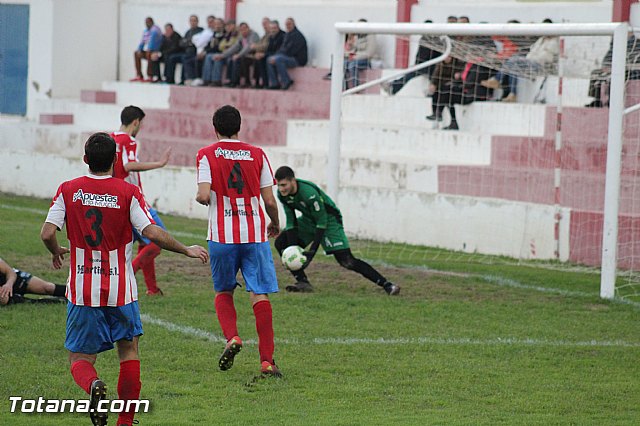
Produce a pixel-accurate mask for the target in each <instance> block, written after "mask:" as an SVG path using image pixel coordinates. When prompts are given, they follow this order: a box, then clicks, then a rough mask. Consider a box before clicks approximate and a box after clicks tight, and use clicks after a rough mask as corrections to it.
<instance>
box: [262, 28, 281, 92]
mask: <svg viewBox="0 0 640 426" xmlns="http://www.w3.org/2000/svg"><path fill="white" fill-rule="evenodd" d="M285 34H286V33H285V32H284V31H282V29H280V22H278V21H277V20H276V19H274V20H273V21H271V22H270V23H269V39H268V41H267V50H265V51H264V56H262V55H258V54H256V55H257V56H262V59H259V60H257V61H256V64H255V68H256V89H262V88H263V87H268V86H269V76H268V74H267V58H269V57H270V56H273V55H275V54H276V52H277V51H278V50H280V47H281V46H282V42H283V41H284V36H285Z"/></svg>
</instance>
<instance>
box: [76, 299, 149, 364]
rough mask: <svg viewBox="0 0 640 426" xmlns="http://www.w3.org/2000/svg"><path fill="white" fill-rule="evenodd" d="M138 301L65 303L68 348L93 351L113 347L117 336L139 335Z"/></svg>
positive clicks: (140, 331)
mask: <svg viewBox="0 0 640 426" xmlns="http://www.w3.org/2000/svg"><path fill="white" fill-rule="evenodd" d="M142 333H143V332H142V321H140V309H139V308H138V302H131V303H129V304H128V305H124V306H119V307H111V306H101V307H95V308H94V307H91V306H77V305H74V304H73V303H71V302H69V304H68V305H67V339H66V340H65V342H64V347H65V348H67V349H69V350H70V351H71V352H79V353H83V354H97V353H100V352H104V351H108V350H109V349H113V344H114V343H115V342H117V341H118V340H123V339H124V340H129V341H131V340H133V338H134V337H136V336H140V335H142Z"/></svg>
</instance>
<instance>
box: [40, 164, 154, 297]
mask: <svg viewBox="0 0 640 426" xmlns="http://www.w3.org/2000/svg"><path fill="white" fill-rule="evenodd" d="M145 206H146V203H145V201H144V198H143V196H142V194H141V193H140V190H139V189H138V188H137V187H135V186H134V185H131V184H130V183H127V182H125V181H123V180H120V179H116V178H112V177H111V176H95V175H87V176H83V177H79V178H76V179H73V180H69V181H66V182H64V183H62V185H60V187H59V188H58V192H57V193H56V196H55V197H54V198H53V202H52V203H51V208H50V209H49V214H48V215H47V219H46V221H47V222H49V223H52V224H54V225H56V226H57V227H58V229H62V227H63V226H64V225H65V223H66V226H67V237H68V239H69V244H70V247H69V249H70V253H69V256H70V258H71V265H70V270H69V279H68V282H67V299H69V301H70V302H71V303H73V304H75V305H79V306H93V307H98V306H123V305H126V304H128V303H131V302H133V301H135V300H137V299H138V286H137V285H136V278H135V275H134V273H133V267H132V266H131V259H132V255H133V250H132V247H133V233H132V227H135V228H136V229H137V230H138V231H139V232H140V233H142V230H143V229H144V228H146V227H147V226H148V225H150V224H152V223H154V222H153V219H152V218H151V216H150V215H149V212H148V211H147V209H146V207H145Z"/></svg>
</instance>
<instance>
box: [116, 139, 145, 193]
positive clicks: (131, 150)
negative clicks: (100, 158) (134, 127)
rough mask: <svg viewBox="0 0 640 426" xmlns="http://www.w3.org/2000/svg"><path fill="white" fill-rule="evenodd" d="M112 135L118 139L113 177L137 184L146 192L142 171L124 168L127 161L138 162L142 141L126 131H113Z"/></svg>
mask: <svg viewBox="0 0 640 426" xmlns="http://www.w3.org/2000/svg"><path fill="white" fill-rule="evenodd" d="M111 137H112V138H113V140H114V141H116V154H117V155H118V158H117V159H116V162H115V164H114V165H113V177H115V178H118V179H124V180H125V181H127V182H129V183H131V184H133V185H135V186H137V187H138V189H140V192H141V193H143V194H144V191H143V190H142V180H141V179H140V172H127V170H126V169H125V168H124V166H125V165H126V164H127V163H137V162H138V154H139V152H140V143H139V142H138V141H136V138H134V137H133V136H131V135H129V134H128V133H125V132H113V133H111Z"/></svg>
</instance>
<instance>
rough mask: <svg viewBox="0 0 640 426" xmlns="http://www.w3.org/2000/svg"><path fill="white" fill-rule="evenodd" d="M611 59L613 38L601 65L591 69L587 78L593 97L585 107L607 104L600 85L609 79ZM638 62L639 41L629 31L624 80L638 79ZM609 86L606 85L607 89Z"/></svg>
mask: <svg viewBox="0 0 640 426" xmlns="http://www.w3.org/2000/svg"><path fill="white" fill-rule="evenodd" d="M612 59H613V40H612V41H611V44H610V45H609V50H608V51H607V54H606V55H604V58H602V66H601V67H600V68H598V69H595V70H593V71H591V78H590V80H589V96H591V97H592V98H593V101H592V102H591V103H590V104H587V105H585V106H586V107H587V108H602V107H606V106H608V105H609V102H608V99H607V100H606V101H603V99H602V85H603V84H605V83H608V82H610V81H611V61H612ZM639 63H640V43H638V40H637V39H636V37H635V36H634V35H633V33H632V32H630V33H629V37H628V38H627V69H626V71H625V75H624V78H625V80H640V69H636V66H637V65H638V64H639ZM608 88H609V86H607V89H608Z"/></svg>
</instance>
